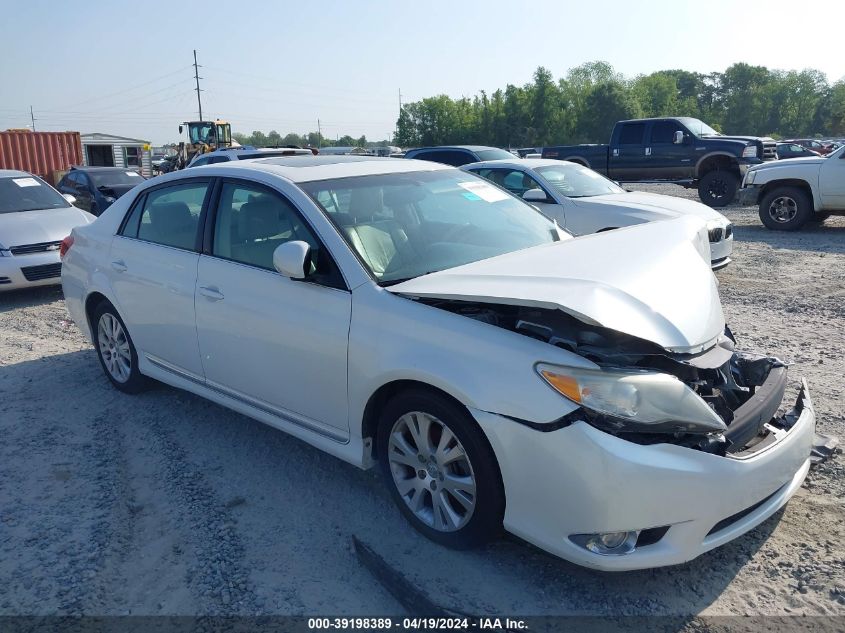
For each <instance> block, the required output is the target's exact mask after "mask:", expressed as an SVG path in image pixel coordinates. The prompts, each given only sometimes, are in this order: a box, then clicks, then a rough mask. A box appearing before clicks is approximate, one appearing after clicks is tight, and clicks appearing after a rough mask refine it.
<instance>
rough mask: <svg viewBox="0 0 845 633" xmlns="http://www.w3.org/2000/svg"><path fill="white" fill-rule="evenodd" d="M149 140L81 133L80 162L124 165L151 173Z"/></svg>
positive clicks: (105, 165) (106, 165) (142, 173)
mask: <svg viewBox="0 0 845 633" xmlns="http://www.w3.org/2000/svg"><path fill="white" fill-rule="evenodd" d="M151 149H152V147H151V145H150V142H149V141H144V140H141V139H137V138H126V137H125V136H114V135H112V134H101V133H100V132H92V133H91V134H83V135H82V162H83V164H84V165H88V166H90V167H125V168H127V169H134V170H136V171H139V172H140V173H141V175H142V176H144V177H146V178H150V177H151V176H152V175H153V167H152V156H151V151H150V150H151Z"/></svg>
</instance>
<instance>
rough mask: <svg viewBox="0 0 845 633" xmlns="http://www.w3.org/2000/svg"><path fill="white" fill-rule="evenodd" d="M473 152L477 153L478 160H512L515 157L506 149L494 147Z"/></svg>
mask: <svg viewBox="0 0 845 633" xmlns="http://www.w3.org/2000/svg"><path fill="white" fill-rule="evenodd" d="M475 153H476V154H478V160H513V159H514V158H516V157H515V156H514V155H513V154H511V153H510V152H508V151H507V150H503V149H498V148H495V147H494V148H493V149H480V150H478V151H476V152H475Z"/></svg>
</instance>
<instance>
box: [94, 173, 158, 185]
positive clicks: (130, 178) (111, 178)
mask: <svg viewBox="0 0 845 633" xmlns="http://www.w3.org/2000/svg"><path fill="white" fill-rule="evenodd" d="M88 175H89V176H91V180H93V181H94V186H95V187H108V186H110V185H137V184H138V183H141V182H143V181H144V177H143V176H142V175H141V174H139V173H138V172H137V171H132V170H131V169H108V170H103V171H99V170H97V171H94V170H92V171H89V172H88Z"/></svg>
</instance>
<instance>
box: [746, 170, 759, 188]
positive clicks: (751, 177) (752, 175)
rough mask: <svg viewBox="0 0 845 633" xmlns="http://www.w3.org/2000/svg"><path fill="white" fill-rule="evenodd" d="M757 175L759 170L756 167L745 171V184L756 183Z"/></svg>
mask: <svg viewBox="0 0 845 633" xmlns="http://www.w3.org/2000/svg"><path fill="white" fill-rule="evenodd" d="M756 176H757V170H756V169H749V170H748V171H747V172H745V181H744V182H745V184H746V185H753V184H754V178H755V177H756Z"/></svg>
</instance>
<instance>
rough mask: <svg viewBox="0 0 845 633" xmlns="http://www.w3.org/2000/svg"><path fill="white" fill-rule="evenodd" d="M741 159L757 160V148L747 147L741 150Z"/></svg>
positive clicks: (753, 146)
mask: <svg viewBox="0 0 845 633" xmlns="http://www.w3.org/2000/svg"><path fill="white" fill-rule="evenodd" d="M742 157H743V158H757V146H756V145H747V146H746V147H745V149H743V150H742Z"/></svg>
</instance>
